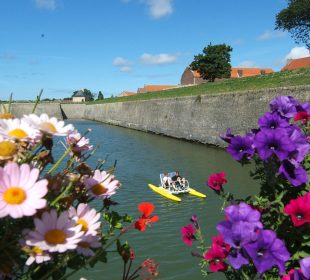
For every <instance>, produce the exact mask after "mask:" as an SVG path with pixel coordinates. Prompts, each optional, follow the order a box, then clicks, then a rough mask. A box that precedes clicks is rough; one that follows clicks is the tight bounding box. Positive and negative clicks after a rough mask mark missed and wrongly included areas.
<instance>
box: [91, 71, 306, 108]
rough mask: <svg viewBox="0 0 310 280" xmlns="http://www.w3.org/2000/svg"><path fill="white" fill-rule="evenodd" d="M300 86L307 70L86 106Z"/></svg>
mask: <svg viewBox="0 0 310 280" xmlns="http://www.w3.org/2000/svg"><path fill="white" fill-rule="evenodd" d="M301 85H310V69H309V68H308V69H298V70H295V71H285V72H275V73H271V74H266V75H260V76H254V77H248V78H241V79H228V80H224V81H217V82H214V83H206V84H202V85H197V86H191V87H183V88H176V89H170V90H162V91H155V92H147V93H141V94H137V95H133V96H126V97H114V98H106V99H104V100H100V101H93V102H88V103H87V104H96V103H111V102H124V101H136V100H149V99H155V98H171V97H182V96H197V95H203V94H213V93H220V92H238V91H249V90H259V89H267V88H279V87H289V86H301Z"/></svg>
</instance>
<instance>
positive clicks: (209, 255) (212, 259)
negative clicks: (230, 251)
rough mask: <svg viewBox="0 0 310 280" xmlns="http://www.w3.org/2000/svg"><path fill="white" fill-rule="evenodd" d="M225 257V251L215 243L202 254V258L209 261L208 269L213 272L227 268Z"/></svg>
mask: <svg viewBox="0 0 310 280" xmlns="http://www.w3.org/2000/svg"><path fill="white" fill-rule="evenodd" d="M225 257H226V255H225V252H224V251H223V250H222V249H221V248H220V247H219V246H216V245H214V246H212V247H211V249H210V250H209V251H207V252H206V253H205V254H204V256H203V258H204V259H205V260H206V261H208V262H209V265H210V270H211V271H213V272H218V271H226V270H227V267H228V266H227V264H226V263H225Z"/></svg>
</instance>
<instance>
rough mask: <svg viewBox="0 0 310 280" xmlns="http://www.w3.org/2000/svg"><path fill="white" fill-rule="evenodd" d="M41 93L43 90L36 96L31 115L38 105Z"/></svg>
mask: <svg viewBox="0 0 310 280" xmlns="http://www.w3.org/2000/svg"><path fill="white" fill-rule="evenodd" d="M42 93H43V89H41V90H40V93H39V95H38V96H37V100H36V103H35V104H34V106H33V109H32V112H31V113H32V114H33V113H34V112H35V110H36V108H37V106H38V104H39V102H40V99H41V95H42Z"/></svg>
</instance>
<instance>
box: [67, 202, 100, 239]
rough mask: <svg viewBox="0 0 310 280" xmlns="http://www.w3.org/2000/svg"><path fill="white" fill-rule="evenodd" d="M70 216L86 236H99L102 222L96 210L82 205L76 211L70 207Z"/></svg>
mask: <svg viewBox="0 0 310 280" xmlns="http://www.w3.org/2000/svg"><path fill="white" fill-rule="evenodd" d="M69 213H70V216H71V217H72V218H73V219H74V220H75V221H76V223H77V224H78V225H81V226H82V229H81V230H82V231H84V233H85V235H97V234H98V229H99V228H100V225H101V222H100V221H99V219H100V213H97V212H96V210H95V209H92V208H90V207H89V205H88V204H85V203H80V204H79V205H78V207H77V209H75V208H74V207H72V206H71V207H70V209H69Z"/></svg>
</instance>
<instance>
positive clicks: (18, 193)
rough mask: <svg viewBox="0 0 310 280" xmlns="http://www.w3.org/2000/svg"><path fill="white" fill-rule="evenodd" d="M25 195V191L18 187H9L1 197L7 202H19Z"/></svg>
mask: <svg viewBox="0 0 310 280" xmlns="http://www.w3.org/2000/svg"><path fill="white" fill-rule="evenodd" d="M26 197H27V195H26V193H25V191H24V190H23V189H21V188H19V187H10V188H9V189H7V190H6V191H5V192H4V193H3V199H4V201H5V202H6V203H8V204H21V203H23V202H24V200H25V199H26Z"/></svg>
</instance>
